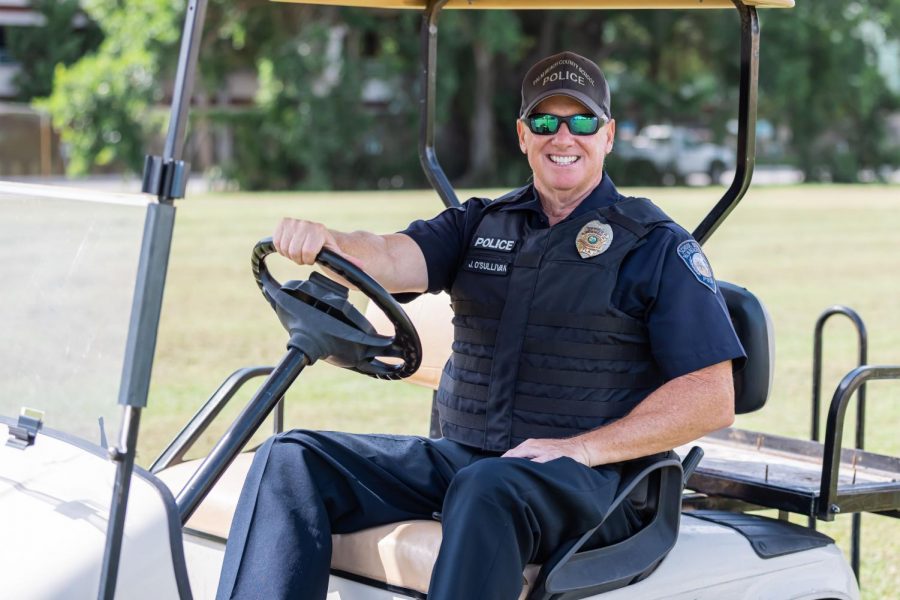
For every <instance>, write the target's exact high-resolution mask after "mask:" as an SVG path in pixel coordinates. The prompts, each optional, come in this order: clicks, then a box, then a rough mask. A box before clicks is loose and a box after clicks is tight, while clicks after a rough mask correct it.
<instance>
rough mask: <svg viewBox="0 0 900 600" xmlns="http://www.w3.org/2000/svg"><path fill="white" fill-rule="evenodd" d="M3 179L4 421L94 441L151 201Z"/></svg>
mask: <svg viewBox="0 0 900 600" xmlns="http://www.w3.org/2000/svg"><path fill="white" fill-rule="evenodd" d="M152 200H153V199H152V198H151V197H148V196H142V195H136V194H135V195H125V194H112V193H108V192H97V191H92V190H73V189H65V188H55V187H47V186H34V185H23V184H12V183H5V182H0V415H2V416H5V417H11V418H17V416H18V414H19V412H20V411H21V409H22V407H29V408H34V409H37V410H40V411H43V412H44V424H45V425H46V426H47V427H52V428H54V429H60V430H63V431H66V432H68V433H72V434H74V435H77V436H78V437H81V438H84V439H85V440H87V441H89V442H91V443H94V444H100V442H101V436H100V425H99V422H98V419H100V418H102V419H103V421H104V425H105V430H106V436H107V439H108V441H109V443H114V442H115V441H116V439H117V437H118V430H119V425H120V424H119V419H120V416H119V415H120V412H121V411H120V408H119V407H118V404H117V401H118V391H119V382H120V378H121V376H122V363H123V359H124V355H125V340H126V337H127V335H128V324H129V318H130V313H131V303H132V296H133V292H134V284H135V278H136V275H137V265H138V257H139V255H140V247H141V237H142V234H143V227H144V219H145V214H146V211H147V204H148V202H150V201H152Z"/></svg>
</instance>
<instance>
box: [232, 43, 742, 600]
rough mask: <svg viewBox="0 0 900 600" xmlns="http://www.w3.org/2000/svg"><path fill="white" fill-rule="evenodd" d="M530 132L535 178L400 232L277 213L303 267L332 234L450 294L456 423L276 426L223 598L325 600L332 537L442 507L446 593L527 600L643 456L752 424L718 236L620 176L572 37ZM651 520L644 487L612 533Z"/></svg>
mask: <svg viewBox="0 0 900 600" xmlns="http://www.w3.org/2000/svg"><path fill="white" fill-rule="evenodd" d="M516 127H517V131H518V136H519V144H520V148H521V150H522V152H523V153H525V155H526V156H527V160H528V163H529V165H530V166H531V169H532V173H533V182H532V183H530V184H528V185H526V186H524V187H522V188H519V189H517V190H514V191H513V192H510V193H509V194H506V195H505V196H503V197H501V198H498V199H496V200H487V199H480V198H473V199H471V200H469V201H468V202H466V203H465V204H464V205H463V206H462V207H460V208H451V209H448V210H446V211H444V212H442V213H441V214H439V215H437V216H436V217H434V218H433V219H430V220H428V221H416V222H414V223H412V224H411V225H410V226H409V227H408V228H407V229H406V230H404V231H403V232H400V233H395V234H387V235H376V234H373V233H368V232H362V231H357V232H352V233H344V232H339V231H335V230H331V229H328V228H326V227H325V226H324V225H322V224H319V223H312V222H308V221H303V220H296V219H285V220H283V221H282V222H281V223H280V224H279V225H278V228H277V229H276V231H275V234H274V236H273V237H274V241H275V246H276V248H277V249H278V251H279V252H280V253H282V254H284V255H285V256H287V257H289V258H291V259H292V260H294V261H296V262H298V263H301V264H312V262H313V261H314V259H315V257H316V255H317V254H318V253H319V251H320V250H321V249H322V247H323V246H328V247H329V248H332V249H334V250H335V251H337V252H340V253H342V254H344V255H345V256H347V257H348V258H350V259H352V260H354V261H356V262H358V263H360V264H361V265H362V266H363V267H364V268H365V269H366V270H367V271H368V272H369V273H370V274H371V275H373V276H374V277H375V279H376V280H378V281H379V283H381V284H382V285H383V286H384V287H385V288H386V289H388V290H389V291H391V292H393V293H404V295H405V296H406V297H411V296H412V295H415V294H420V293H423V292H430V293H436V292H441V291H444V292H447V293H449V295H450V297H451V300H452V305H453V310H454V313H455V317H454V319H453V325H454V342H453V353H452V356H451V358H450V360H449V361H448V362H447V365H446V366H445V368H444V372H443V376H442V378H441V383H440V389H439V390H438V393H437V403H438V410H439V415H440V424H441V432H442V438H441V439H437V440H434V439H427V438H420V437H412V436H380V435H352V434H342V433H334V432H311V431H291V432H287V433H284V434H281V435H278V436H275V437H274V438H272V439H270V440H269V441H267V442H266V443H265V444H263V446H261V447H260V448H259V449H258V450H257V452H256V457H255V459H254V463H253V467H252V468H251V470H250V473H249V475H248V477H247V482H246V484H245V487H244V491H243V493H242V495H241V500H240V503H239V506H238V510H237V513H236V515H235V518H234V521H233V525H232V529H231V533H230V535H229V539H228V546H227V551H226V557H225V563H224V566H223V572H222V577H221V580H220V583H219V595H218V597H219V598H220V599H222V598H317V599H318V598H324V597H325V594H326V590H327V584H328V574H329V564H330V556H331V534H332V533H345V532H351V531H356V530H359V529H363V528H367V527H373V526H376V525H381V524H385V523H389V522H393V521H400V520H406V519H429V518H431V517H432V515H433V514H435V513H440V514H441V520H442V526H443V541H442V545H441V549H440V553H439V555H438V559H437V563H436V564H435V567H434V571H433V574H432V579H431V584H430V587H429V591H428V598H429V600H444V599H451V598H456V599H458V598H465V599H470V598H471V599H475V598H484V599H491V600H504V599H509V600H512V599H514V598H516V597H518V595H519V593H520V590H521V586H522V570H523V568H524V566H525V565H526V564H527V563H529V562H536V563H540V562H543V561H545V560H546V559H547V558H548V557H549V556H550V554H551V553H553V552H554V551H555V550H556V549H558V548H559V547H560V546H562V545H563V544H565V543H566V542H568V541H570V540H572V539H575V538H577V537H579V536H580V535H581V534H582V533H583V532H585V531H588V530H590V529H592V528H593V527H595V526H596V525H597V523H599V522H600V521H601V520H602V519H603V518H604V515H605V514H606V512H607V509H608V507H609V506H610V503H611V501H612V499H613V497H614V495H615V491H616V488H617V485H618V482H619V475H620V468H621V467H620V465H621V463H622V462H623V461H627V460H630V459H634V458H638V457H643V456H649V455H653V454H656V453H660V452H665V451H667V450H670V449H671V448H674V447H676V446H679V445H681V444H684V443H687V442H689V441H691V440H694V439H696V438H698V437H701V436H703V435H705V434H706V433H709V432H710V431H713V430H715V429H718V428H721V427H725V426H727V425H729V424H730V423H731V422H732V419H733V417H734V408H733V403H734V401H733V389H732V366H733V362H741V361H743V358H744V353H743V349H742V348H741V345H740V342H739V341H738V339H737V336H736V335H735V333H734V330H733V329H732V326H731V321H730V319H729V316H728V313H727V310H726V308H725V302H724V299H723V298H722V296H721V293H720V292H719V290H718V285H717V284H716V281H715V279H714V278H713V276H712V271H711V269H710V268H709V264H708V262H707V261H706V258H705V257H704V256H703V253H702V251H701V250H700V246H699V245H698V244H697V242H696V241H694V240H693V239H691V237H690V235H689V234H688V233H687V232H686V231H685V230H684V229H682V228H681V227H679V226H677V225H676V224H674V223H673V222H672V221H671V219H669V218H668V217H667V216H666V215H665V214H664V213H663V212H662V211H661V210H660V209H659V208H657V207H656V206H655V205H653V204H652V203H651V202H650V201H649V200H646V199H643V198H629V197H625V196H622V195H621V194H619V192H618V191H617V190H616V188H615V186H614V185H613V183H612V181H611V180H610V178H609V177H608V175H606V174H605V173H604V170H603V163H604V160H605V158H606V155H607V154H608V153H609V152H610V151H612V148H613V140H614V138H615V121H613V119H612V116H611V112H610V97H609V88H608V86H607V83H606V80H605V79H604V77H603V74H602V73H601V71H600V69H599V68H598V67H597V65H595V64H594V63H593V62H591V61H590V60H588V59H586V58H584V57H582V56H579V55H577V54H574V53H572V52H563V53H561V54H557V55H555V56H551V57H549V58H546V59H544V60H542V61H540V62H539V63H537V64H536V65H535V66H533V67H532V68H531V70H530V71H529V72H528V74H526V76H525V79H524V81H523V84H522V107H521V112H520V115H519V119H518V121H517V123H516ZM376 409H377V407H373V410H376ZM641 525H642V523H640V522H639V519H638V518H637V517H636V513H635V512H634V511H633V510H632V508H631V506H629V505H628V503H627V502H626V503H624V504H623V505H621V506H620V507H619V508H618V509H616V510H615V511H613V513H612V514H611V515H610V516H608V517H607V518H606V520H605V521H604V526H603V527H602V528H601V529H600V530H599V532H598V535H597V536H596V537H595V539H594V540H593V542H594V544H595V545H596V544H609V543H614V542H615V541H617V540H620V539H622V538H623V537H625V536H627V535H630V534H632V533H633V532H634V531H636V530H637V529H639V528H640V527H641Z"/></svg>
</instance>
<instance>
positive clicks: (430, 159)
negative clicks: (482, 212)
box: [419, 0, 460, 207]
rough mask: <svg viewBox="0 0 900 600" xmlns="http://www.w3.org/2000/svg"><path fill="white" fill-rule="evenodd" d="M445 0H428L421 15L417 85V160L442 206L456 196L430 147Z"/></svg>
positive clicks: (455, 202)
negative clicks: (441, 22)
mask: <svg viewBox="0 0 900 600" xmlns="http://www.w3.org/2000/svg"><path fill="white" fill-rule="evenodd" d="M447 2H448V0H428V6H427V8H426V9H425V12H424V13H423V14H422V29H421V32H420V36H419V40H420V61H421V63H420V64H421V69H422V70H421V78H420V85H419V112H420V114H421V119H422V120H421V122H420V125H419V162H421V163H422V170H423V171H425V176H426V177H427V178H428V182H429V183H430V184H431V187H433V188H434V189H435V190H436V191H437V193H438V195H440V197H441V200H442V201H443V202H444V206H448V207H450V206H459V205H460V204H459V199H458V198H457V197H456V192H454V191H453V186H452V185H450V181H449V180H448V179H447V176H446V175H445V174H444V170H443V169H442V168H441V165H440V163H439V162H438V158H437V153H436V152H435V149H434V119H435V114H434V112H435V106H434V105H435V97H436V95H437V70H436V68H435V67H436V65H437V35H438V28H437V20H438V15H439V14H440V12H441V9H442V8H443V7H444V5H445V4H447Z"/></svg>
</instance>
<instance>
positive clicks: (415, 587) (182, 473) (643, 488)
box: [157, 452, 681, 600]
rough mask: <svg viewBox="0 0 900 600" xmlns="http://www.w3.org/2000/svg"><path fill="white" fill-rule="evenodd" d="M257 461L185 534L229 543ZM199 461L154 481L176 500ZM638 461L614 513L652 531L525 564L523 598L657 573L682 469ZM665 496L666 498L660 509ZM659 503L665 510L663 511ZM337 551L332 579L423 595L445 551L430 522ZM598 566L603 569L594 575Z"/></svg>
mask: <svg viewBox="0 0 900 600" xmlns="http://www.w3.org/2000/svg"><path fill="white" fill-rule="evenodd" d="M252 461H253V454H252V453H251V452H245V453H242V454H240V455H239V456H238V457H237V458H236V459H235V460H234V462H233V463H232V464H231V466H230V467H229V468H228V469H227V470H226V471H225V473H224V474H223V475H222V477H221V478H220V479H219V481H218V482H217V483H216V484H215V486H213V488H212V490H211V491H210V493H209V495H207V497H206V498H205V499H204V500H203V502H202V503H201V504H200V506H199V507H198V508H197V510H196V511H195V512H194V514H193V515H192V516H191V518H190V520H188V522H187V525H186V529H188V530H193V531H196V532H199V533H201V534H203V535H204V536H212V537H213V538H218V539H221V540H222V542H224V541H225V540H226V539H227V537H228V531H229V529H230V528H231V520H232V518H233V517H234V510H235V507H236V506H237V500H238V497H239V496H240V493H241V488H242V487H243V485H244V479H245V478H246V477H247V472H248V471H249V469H250V464H251V462H252ZM200 462H201V460H200V459H197V460H191V461H186V462H183V463H180V464H178V465H175V466H173V467H169V468H167V469H165V470H163V471H161V472H159V473H157V477H159V479H161V480H162V481H163V482H164V483H165V484H166V485H167V486H168V487H169V489H170V490H171V491H172V493H173V494H174V495H177V494H178V493H179V492H180V491H181V489H182V488H183V487H184V485H185V484H186V483H187V481H188V479H190V477H191V475H193V473H194V471H195V470H196V469H197V468H198V467H199V466H200ZM634 462H635V468H633V469H631V470H630V472H631V474H632V476H631V478H630V479H628V480H627V481H626V482H625V484H624V486H623V488H621V489H620V494H619V496H618V497H617V499H616V501H615V502H614V504H613V506H612V507H611V508H610V512H612V510H613V509H614V508H615V507H616V506H617V505H618V502H621V501H622V500H623V499H624V498H625V497H630V498H632V501H633V502H635V503H636V504H637V505H638V506H639V507H640V508H642V509H643V511H645V512H647V513H648V514H651V513H652V514H653V515H654V516H653V517H652V518H650V519H648V521H649V525H648V526H646V527H645V528H644V529H642V530H641V531H640V532H638V534H637V535H636V536H635V537H633V538H631V539H629V540H626V541H625V542H621V543H619V544H616V545H614V546H610V547H608V548H599V549H596V550H591V551H587V552H581V553H578V554H575V547H573V548H571V549H569V550H568V551H567V552H565V553H562V554H561V555H559V556H557V557H554V558H553V559H552V560H551V562H550V563H548V564H547V565H534V564H532V565H528V566H527V567H526V568H525V571H524V572H523V575H522V576H523V587H522V593H521V595H520V598H522V599H525V598H529V599H530V600H544V599H550V598H555V597H557V596H556V593H555V590H558V589H559V588H561V587H572V586H573V585H575V587H583V589H584V593H583V594H578V595H573V596H566V597H567V598H579V597H584V596H588V595H593V594H595V593H599V592H600V591H606V590H607V589H614V588H616V587H621V586H623V585H627V584H628V583H631V582H632V581H638V580H640V579H641V578H643V577H644V576H646V574H648V573H649V572H651V571H652V570H653V568H655V566H656V565H657V564H658V563H659V562H660V560H661V559H662V557H663V556H665V554H666V553H667V552H668V550H669V549H670V548H671V545H674V541H675V537H676V535H677V530H678V514H679V507H680V501H681V477H680V475H681V465H680V463H678V461H677V460H674V459H671V458H670V459H666V460H664V461H658V460H646V461H634ZM664 494H666V495H667V498H666V499H665V501H662V502H660V498H661V497H662V496H663V495H664ZM658 504H659V505H664V506H666V507H668V508H665V509H663V510H659V509H658V507H657V505H658ZM591 533H593V532H588V533H587V534H585V535H584V536H583V537H582V539H581V540H579V542H581V543H583V542H584V541H586V540H587V539H588V538H589V537H590V535H591ZM332 544H333V549H332V559H331V569H332V572H334V574H335V575H338V576H341V575H349V576H350V577H351V578H354V579H357V580H359V579H362V580H364V581H370V582H374V583H375V584H376V585H381V586H384V585H388V586H391V587H394V588H398V589H400V590H411V591H414V592H418V593H419V594H426V593H427V592H428V583H429V581H430V579H431V571H432V569H433V567H434V562H435V560H436V558H437V553H438V549H439V548H440V545H441V524H440V523H438V522H437V521H432V520H422V521H401V522H398V523H390V524H388V525H382V526H380V527H373V528H370V529H365V530H362V531H358V532H356V533H350V534H336V535H333V536H332ZM573 555H574V556H573ZM595 563H596V564H595ZM597 565H599V566H601V567H602V568H599V569H597V568H596V566H597ZM588 567H589V568H590V571H591V575H592V576H591V577H588V578H587V581H588V582H593V583H592V585H588V586H583V585H576V584H578V582H581V583H583V582H584V581H585V578H584V575H583V573H582V571H584V569H585V568H588ZM598 581H600V583H601V585H600V587H598V585H597V582H598ZM573 582H574V583H573ZM592 590H593V591H592Z"/></svg>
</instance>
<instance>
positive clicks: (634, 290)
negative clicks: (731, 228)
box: [616, 226, 746, 379]
mask: <svg viewBox="0 0 900 600" xmlns="http://www.w3.org/2000/svg"><path fill="white" fill-rule="evenodd" d="M699 251H700V247H699V245H697V243H696V242H694V241H693V238H691V236H690V234H689V233H688V232H687V231H685V230H684V229H682V228H680V227H678V226H662V227H657V228H656V229H655V230H654V231H652V232H651V233H650V234H649V235H648V236H647V239H646V242H645V243H644V244H643V245H642V246H640V247H638V248H637V249H635V251H634V252H632V253H631V254H630V255H629V256H628V257H627V258H626V259H625V261H624V262H623V264H622V270H621V272H620V283H621V284H623V285H622V286H618V285H617V290H616V292H620V290H621V292H622V294H621V295H622V296H623V298H621V301H622V304H620V306H622V307H623V310H625V311H626V312H628V313H629V314H631V315H632V316H635V317H638V318H642V319H643V320H644V322H645V323H646V325H647V328H648V331H649V337H650V347H651V352H652V353H653V356H654V358H655V359H656V362H657V364H658V365H659V367H660V370H661V371H662V374H663V376H665V377H666V379H674V378H675V377H679V376H681V375H684V374H687V373H691V372H693V371H697V370H699V369H702V368H704V367H708V366H711V365H714V364H717V363H720V362H722V361H726V360H733V361H734V365H733V366H734V368H735V369H736V370H737V369H740V368H742V367H743V363H744V360H745V358H746V354H745V353H744V348H743V346H741V342H740V340H739V339H738V337H737V334H736V333H735V331H734V326H733V325H732V323H731V317H730V316H729V314H728V309H727V308H726V305H725V298H724V296H722V292H721V290H719V286H718V283H717V282H716V281H715V277H714V275H713V274H712V270H711V268H710V267H709V263H708V262H707V261H706V260H705V257H704V256H703V255H702V252H701V253H700V255H699V256H694V254H696V253H697V252H699ZM692 259H693V260H692Z"/></svg>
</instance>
